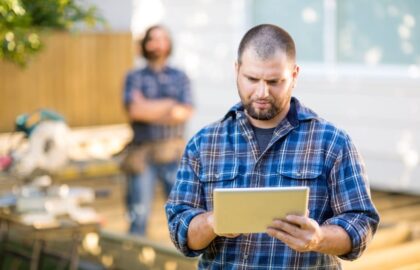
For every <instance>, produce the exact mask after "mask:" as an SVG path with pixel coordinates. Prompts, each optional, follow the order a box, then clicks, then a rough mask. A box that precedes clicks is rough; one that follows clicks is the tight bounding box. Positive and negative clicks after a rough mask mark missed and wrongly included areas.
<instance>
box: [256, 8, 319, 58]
mask: <svg viewBox="0 0 420 270" xmlns="http://www.w3.org/2000/svg"><path fill="white" fill-rule="evenodd" d="M253 7H254V10H253V23H254V24H260V23H271V24H276V25H279V26H281V27H282V28H284V29H285V30H287V31H288V32H289V33H290V34H291V35H292V37H293V38H294V40H295V43H296V47H297V57H298V60H299V61H311V62H320V61H323V59H324V56H323V45H324V42H323V20H324V19H323V17H324V12H323V0H299V1H296V0H282V1H278V0H254V1H253Z"/></svg>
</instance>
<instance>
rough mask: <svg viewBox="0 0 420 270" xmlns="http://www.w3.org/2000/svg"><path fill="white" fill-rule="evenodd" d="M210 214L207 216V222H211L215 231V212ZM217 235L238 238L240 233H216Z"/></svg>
mask: <svg viewBox="0 0 420 270" xmlns="http://www.w3.org/2000/svg"><path fill="white" fill-rule="evenodd" d="M208 213H209V215H208V216H207V222H208V223H209V224H210V226H211V227H212V228H213V232H214V215H213V212H208ZM214 234H216V233H214ZM216 235H217V236H222V237H226V238H236V237H238V236H240V235H241V234H240V233H227V234H216Z"/></svg>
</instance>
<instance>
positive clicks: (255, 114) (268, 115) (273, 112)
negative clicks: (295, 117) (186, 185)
mask: <svg viewBox="0 0 420 270" xmlns="http://www.w3.org/2000/svg"><path fill="white" fill-rule="evenodd" d="M270 104H271V107H270V108H269V109H268V110H264V111H263V110H259V111H257V110H255V108H254V107H253V106H252V101H250V102H249V103H247V104H244V108H245V110H246V112H247V113H248V115H249V116H250V117H252V118H254V119H257V120H271V119H273V118H274V117H276V116H277V115H278V114H279V112H280V110H279V108H277V107H276V105H275V104H273V103H270Z"/></svg>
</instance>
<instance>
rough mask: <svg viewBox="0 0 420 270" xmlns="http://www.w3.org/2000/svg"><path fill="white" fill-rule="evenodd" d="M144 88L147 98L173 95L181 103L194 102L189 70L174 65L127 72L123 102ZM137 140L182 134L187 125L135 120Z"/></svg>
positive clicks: (156, 139) (125, 102) (126, 103)
mask: <svg viewBox="0 0 420 270" xmlns="http://www.w3.org/2000/svg"><path fill="white" fill-rule="evenodd" d="M133 91H141V93H142V94H143V96H144V97H145V98H148V99H162V98H172V99H175V100H176V101H178V102H179V103H182V104H188V105H191V104H192V97H191V89H190V81H189V79H188V77H187V76H186V74H185V73H184V72H182V71H180V70H178V69H175V68H172V67H165V68H164V69H163V70H162V71H160V72H155V71H153V70H152V69H151V68H149V67H145V68H142V69H137V70H134V71H132V72H130V73H128V75H127V76H126V79H125V88H124V104H125V105H126V106H127V105H128V104H129V103H130V102H131V98H132V92H133ZM131 126H132V128H133V132H134V136H133V141H134V142H135V143H143V142H149V141H159V140H165V139H171V138H182V137H183V136H184V130H185V125H184V124H179V125H160V124H150V123H143V122H132V123H131Z"/></svg>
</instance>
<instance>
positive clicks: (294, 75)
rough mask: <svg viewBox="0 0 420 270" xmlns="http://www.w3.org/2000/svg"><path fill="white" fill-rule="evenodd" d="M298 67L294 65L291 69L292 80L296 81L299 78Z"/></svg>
mask: <svg viewBox="0 0 420 270" xmlns="http://www.w3.org/2000/svg"><path fill="white" fill-rule="evenodd" d="M299 71H300V67H299V66H298V65H295V67H294V68H293V79H295V80H296V79H297V78H298V76H299Z"/></svg>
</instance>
